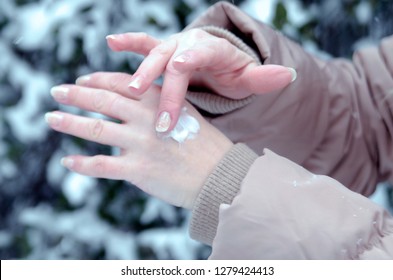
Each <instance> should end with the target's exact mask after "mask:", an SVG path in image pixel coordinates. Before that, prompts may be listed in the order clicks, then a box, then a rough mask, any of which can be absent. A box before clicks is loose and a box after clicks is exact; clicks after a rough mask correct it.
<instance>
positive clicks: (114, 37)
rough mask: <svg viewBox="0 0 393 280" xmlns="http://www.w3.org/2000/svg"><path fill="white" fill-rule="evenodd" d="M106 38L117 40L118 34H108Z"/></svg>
mask: <svg viewBox="0 0 393 280" xmlns="http://www.w3.org/2000/svg"><path fill="white" fill-rule="evenodd" d="M105 39H107V40H109V39H111V40H116V35H114V34H111V35H108V36H106V37H105Z"/></svg>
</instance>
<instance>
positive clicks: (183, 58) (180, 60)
mask: <svg viewBox="0 0 393 280" xmlns="http://www.w3.org/2000/svg"><path fill="white" fill-rule="evenodd" d="M187 58H188V57H187V56H186V55H184V54H181V55H179V56H178V57H176V58H175V59H174V60H173V61H175V62H179V63H184V62H186V61H187Z"/></svg>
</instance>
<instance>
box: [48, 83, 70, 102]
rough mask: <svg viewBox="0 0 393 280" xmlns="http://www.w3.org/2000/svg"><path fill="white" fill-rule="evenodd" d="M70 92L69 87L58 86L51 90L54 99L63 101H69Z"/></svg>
mask: <svg viewBox="0 0 393 280" xmlns="http://www.w3.org/2000/svg"><path fill="white" fill-rule="evenodd" d="M69 91H70V89H69V88H67V87H62V86H56V87H53V88H51V90H50V94H51V95H52V97H53V98H54V99H56V100H60V101H62V100H66V99H67V97H68V92H69Z"/></svg>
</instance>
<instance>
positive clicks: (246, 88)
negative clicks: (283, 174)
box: [107, 29, 296, 132]
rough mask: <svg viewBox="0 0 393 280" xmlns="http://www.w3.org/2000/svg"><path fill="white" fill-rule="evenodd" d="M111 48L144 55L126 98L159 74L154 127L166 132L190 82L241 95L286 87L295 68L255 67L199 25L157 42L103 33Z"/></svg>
mask: <svg viewBox="0 0 393 280" xmlns="http://www.w3.org/2000/svg"><path fill="white" fill-rule="evenodd" d="M107 40H108V45H109V47H110V48H111V49H112V50H114V51H130V52H135V53H139V54H142V55H144V56H145V59H144V60H143V62H142V63H141V65H140V66H139V68H138V69H137V71H136V72H135V74H134V75H133V77H132V79H131V81H130V83H129V85H128V87H129V92H127V93H126V96H133V97H135V96H138V95H140V94H143V93H144V92H146V90H147V89H148V88H149V87H150V86H151V85H152V83H153V82H154V80H156V79H157V78H158V77H159V76H160V75H164V82H163V85H162V90H161V98H160V102H159V106H158V112H157V116H156V118H157V121H156V130H157V131H160V132H164V131H167V130H171V129H172V128H173V127H174V126H175V125H176V122H177V120H178V118H179V114H180V109H181V108H182V107H183V104H184V100H185V95H186V92H187V87H188V85H189V84H192V85H196V86H205V87H207V88H209V89H211V90H213V91H214V92H216V93H217V94H220V95H222V96H225V97H229V98H232V99H241V98H245V97H248V96H250V95H252V94H264V93H269V92H272V91H276V90H279V89H282V88H284V87H286V86H287V85H288V84H289V83H291V81H293V80H294V78H295V75H296V72H295V71H294V70H293V69H291V68H287V67H284V66H279V65H258V64H257V62H256V61H255V60H254V59H253V58H252V57H251V56H249V55H248V54H247V53H245V52H243V51H242V50H240V49H238V48H237V47H236V46H234V45H233V44H231V43H230V42H229V41H227V40H226V39H223V38H219V37H216V36H213V35H211V34H209V33H207V32H205V31H203V30H201V29H191V30H189V31H185V32H181V33H178V34H175V35H173V36H171V37H170V38H169V39H168V40H165V41H161V40H158V39H156V38H154V37H151V36H149V35H147V34H145V33H125V34H117V35H109V36H107Z"/></svg>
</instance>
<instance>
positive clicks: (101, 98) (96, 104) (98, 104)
mask: <svg viewBox="0 0 393 280" xmlns="http://www.w3.org/2000/svg"><path fill="white" fill-rule="evenodd" d="M106 99H107V93H106V91H105V90H97V91H96V93H95V94H94V98H93V108H94V110H95V111H97V112H101V111H102V109H103V107H104V105H105V103H106Z"/></svg>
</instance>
